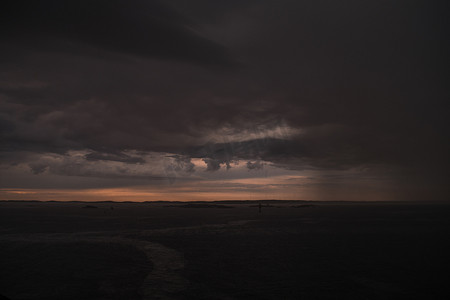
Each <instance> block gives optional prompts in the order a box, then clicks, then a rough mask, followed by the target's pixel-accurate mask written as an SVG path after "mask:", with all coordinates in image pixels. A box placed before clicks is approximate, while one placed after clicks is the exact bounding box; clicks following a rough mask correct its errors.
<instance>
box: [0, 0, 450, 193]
mask: <svg viewBox="0 0 450 300" xmlns="http://www.w3.org/2000/svg"><path fill="white" fill-rule="evenodd" d="M449 8H450V7H449V4H448V1H445V0H443V1H433V0H431V1H430V0H424V1H418V0H347V1H335V0H315V1H298V0H297V1H281V0H277V1H268V0H254V1H243V0H239V1H238V0H228V1H207V0H195V1H194V0H192V1H182V0H168V1H151V0H135V1H125V0H77V1H75V0H64V1H62V0H40V1H31V0H6V1H3V3H2V9H1V11H0V39H1V40H0V136H1V144H0V199H39V200H136V201H142V200H225V199H304V200H308V199H311V200H363V201H366V200H428V201H432V200H448V199H449V198H450V197H449V195H450V188H449V187H448V182H449V179H450V178H449V177H450V176H449V174H450V173H449V167H450V163H449V153H450V145H449V130H448V128H449V126H448V116H449V105H448V101H449V96H450V87H449V80H448V79H449V77H450V76H449V70H450V68H449V67H450V65H449V58H448V57H449V55H448V53H450V39H449V38H448V37H449V36H450V34H449V30H448V29H449V28H448V16H447V13H446V12H448V11H449Z"/></svg>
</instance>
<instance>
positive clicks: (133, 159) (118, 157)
mask: <svg viewBox="0 0 450 300" xmlns="http://www.w3.org/2000/svg"><path fill="white" fill-rule="evenodd" d="M84 157H85V159H86V160H88V161H97V160H109V161H118V162H124V163H127V164H142V163H145V160H144V159H143V158H142V157H138V156H130V155H127V154H125V153H98V152H91V153H89V154H86V155H85V156H84Z"/></svg>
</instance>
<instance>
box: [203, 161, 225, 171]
mask: <svg viewBox="0 0 450 300" xmlns="http://www.w3.org/2000/svg"><path fill="white" fill-rule="evenodd" d="M203 161H204V162H205V164H206V171H217V170H219V169H220V163H221V162H220V161H218V160H216V159H213V158H204V159H203Z"/></svg>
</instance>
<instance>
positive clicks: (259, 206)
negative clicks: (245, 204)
mask: <svg viewBox="0 0 450 300" xmlns="http://www.w3.org/2000/svg"><path fill="white" fill-rule="evenodd" d="M261 207H262V205H261V202H259V205H258V208H259V212H260V213H261Z"/></svg>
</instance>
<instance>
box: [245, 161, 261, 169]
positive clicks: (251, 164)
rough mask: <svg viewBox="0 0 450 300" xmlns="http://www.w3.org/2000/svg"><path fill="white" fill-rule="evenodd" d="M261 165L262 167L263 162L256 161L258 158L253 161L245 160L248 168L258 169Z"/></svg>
mask: <svg viewBox="0 0 450 300" xmlns="http://www.w3.org/2000/svg"><path fill="white" fill-rule="evenodd" d="M263 167H264V164H263V163H262V162H260V161H258V160H257V161H255V162H251V161H248V162H247V168H248V169H249V170H260V169H262V168H263Z"/></svg>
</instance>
